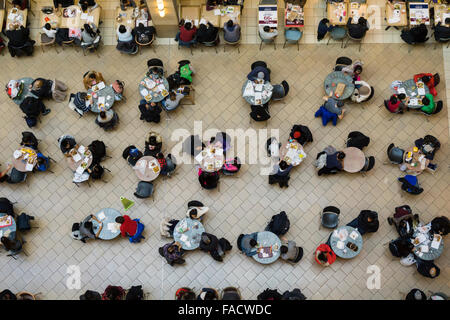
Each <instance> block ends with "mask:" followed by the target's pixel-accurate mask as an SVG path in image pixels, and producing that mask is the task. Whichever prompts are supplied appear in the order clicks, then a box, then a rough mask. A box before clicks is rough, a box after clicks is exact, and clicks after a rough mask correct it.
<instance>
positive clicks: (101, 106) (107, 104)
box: [87, 83, 115, 113]
mask: <svg viewBox="0 0 450 320" xmlns="http://www.w3.org/2000/svg"><path fill="white" fill-rule="evenodd" d="M104 85H105V87H104V88H103V89H99V90H97V91H94V90H95V88H91V89H89V90H88V91H87V95H88V98H89V97H91V98H92V102H93V103H92V106H91V111H92V112H95V113H100V111H102V110H103V111H107V110H109V109H111V108H112V106H113V105H114V101H115V100H114V96H115V92H114V89H113V88H112V87H111V86H108V85H107V84H105V83H104ZM103 98H104V100H105V101H104V103H103V102H102V103H100V99H103Z"/></svg>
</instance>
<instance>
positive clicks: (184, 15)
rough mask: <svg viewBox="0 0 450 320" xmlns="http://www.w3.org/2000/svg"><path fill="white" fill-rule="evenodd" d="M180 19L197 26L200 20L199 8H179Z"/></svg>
mask: <svg viewBox="0 0 450 320" xmlns="http://www.w3.org/2000/svg"><path fill="white" fill-rule="evenodd" d="M180 12H181V14H180V18H181V19H184V20H191V21H192V22H193V24H194V25H196V26H198V21H199V20H200V7H199V6H181V11H180Z"/></svg>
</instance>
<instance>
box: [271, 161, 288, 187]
mask: <svg viewBox="0 0 450 320" xmlns="http://www.w3.org/2000/svg"><path fill="white" fill-rule="evenodd" d="M293 167H294V166H293V165H292V164H291V165H288V164H287V162H286V161H284V160H281V161H280V162H279V163H278V165H275V166H274V170H273V172H274V173H273V174H271V175H269V184H275V183H278V184H279V186H280V188H282V187H286V188H287V187H289V185H288V181H289V179H290V177H289V173H290V172H291V170H292V168H293Z"/></svg>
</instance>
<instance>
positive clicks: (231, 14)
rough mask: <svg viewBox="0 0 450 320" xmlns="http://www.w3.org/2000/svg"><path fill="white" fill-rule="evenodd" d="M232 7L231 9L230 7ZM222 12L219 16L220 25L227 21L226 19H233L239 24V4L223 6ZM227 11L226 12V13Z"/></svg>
mask: <svg viewBox="0 0 450 320" xmlns="http://www.w3.org/2000/svg"><path fill="white" fill-rule="evenodd" d="M231 8H233V9H231ZM224 10H225V12H224V14H223V15H221V16H220V22H219V24H220V27H221V28H223V25H224V24H225V23H227V22H228V20H233V21H234V23H237V24H239V25H240V24H241V6H224ZM227 12H228V13H227Z"/></svg>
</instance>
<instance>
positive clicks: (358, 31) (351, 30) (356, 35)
mask: <svg viewBox="0 0 450 320" xmlns="http://www.w3.org/2000/svg"><path fill="white" fill-rule="evenodd" d="M352 20H353V19H348V21H347V30H348V35H349V36H350V37H352V38H353V39H362V38H364V36H365V35H366V32H367V30H369V22H368V21H367V20H366V19H364V18H363V17H360V18H359V19H358V23H352Z"/></svg>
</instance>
